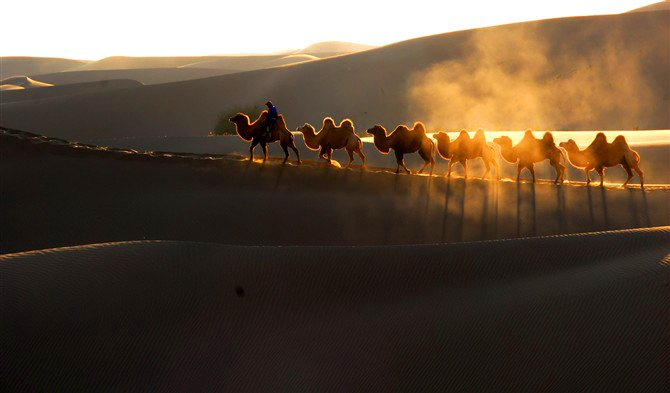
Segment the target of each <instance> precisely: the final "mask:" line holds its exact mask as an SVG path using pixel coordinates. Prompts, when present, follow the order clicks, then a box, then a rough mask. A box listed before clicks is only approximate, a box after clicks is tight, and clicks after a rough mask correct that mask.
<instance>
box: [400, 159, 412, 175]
mask: <svg viewBox="0 0 670 393" xmlns="http://www.w3.org/2000/svg"><path fill="white" fill-rule="evenodd" d="M400 165H402V168H403V169H404V170H405V172H407V174H408V175H411V174H412V171H410V170H409V169H407V167H406V166H405V160H401V161H400Z"/></svg>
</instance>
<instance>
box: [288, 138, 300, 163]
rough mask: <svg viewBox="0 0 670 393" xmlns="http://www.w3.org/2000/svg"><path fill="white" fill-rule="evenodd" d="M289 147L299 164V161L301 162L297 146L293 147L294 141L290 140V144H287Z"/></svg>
mask: <svg viewBox="0 0 670 393" xmlns="http://www.w3.org/2000/svg"><path fill="white" fill-rule="evenodd" d="M289 147H290V148H291V150H293V152H294V153H295V155H296V157H298V164H300V163H301V162H300V152H299V151H298V148H297V147H295V143H293V142H291V144H290V145H289Z"/></svg>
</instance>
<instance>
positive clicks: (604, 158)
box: [559, 132, 644, 187]
mask: <svg viewBox="0 0 670 393" xmlns="http://www.w3.org/2000/svg"><path fill="white" fill-rule="evenodd" d="M559 146H561V147H562V148H563V149H565V151H566V152H567V154H568V160H569V161H570V164H572V166H574V167H575V168H579V169H583V170H584V172H585V173H586V184H589V183H591V177H590V176H589V171H591V170H593V169H595V170H596V172H598V174H599V175H600V186H603V183H604V178H605V168H609V167H613V166H617V165H621V166H622V167H623V169H625V170H626V173H627V174H628V178H627V179H626V181H625V182H624V183H623V184H622V185H621V186H622V187H625V186H626V185H627V184H628V182H630V179H632V178H633V171H635V172H637V174H638V176H640V186H641V187H644V172H642V169H640V155H639V154H638V153H637V152H636V151H635V150H633V149H631V148H630V147H629V146H628V143H627V142H626V138H624V137H623V135H619V136H617V137H616V138H614V141H612V143H608V142H607V137H606V136H605V134H603V133H602V132H599V133H598V134H597V135H596V137H595V139H594V140H593V142H591V144H590V145H589V146H588V147H587V148H586V149H584V150H579V146H577V143H575V141H574V140H572V139H569V140H568V141H567V142H561V143H560V144H559Z"/></svg>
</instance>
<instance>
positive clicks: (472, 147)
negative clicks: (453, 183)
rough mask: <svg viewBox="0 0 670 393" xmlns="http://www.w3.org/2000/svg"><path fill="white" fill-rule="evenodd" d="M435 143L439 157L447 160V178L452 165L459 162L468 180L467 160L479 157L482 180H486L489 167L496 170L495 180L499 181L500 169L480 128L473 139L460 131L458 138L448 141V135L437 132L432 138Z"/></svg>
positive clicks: (491, 148) (465, 132)
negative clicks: (482, 166)
mask: <svg viewBox="0 0 670 393" xmlns="http://www.w3.org/2000/svg"><path fill="white" fill-rule="evenodd" d="M433 138H434V139H435V140H436V141H437V152H438V154H439V155H440V157H442V158H444V159H445V160H449V173H447V177H449V176H451V167H452V165H453V164H454V163H456V162H460V163H461V165H463V169H465V178H466V179H467V178H468V160H472V159H475V158H478V157H481V158H482V160H484V165H485V166H486V171H485V172H484V176H482V179H485V178H486V175H488V173H489V171H490V170H491V165H490V164H493V166H494V168H495V169H496V175H497V179H498V180H500V167H499V166H498V162H496V160H495V150H494V149H493V147H491V146H489V145H488V144H487V143H486V136H484V130H482V129H481V128H480V129H478V130H477V132H476V133H475V137H474V138H472V139H471V138H470V135H468V132H467V131H466V130H461V133H460V134H459V135H458V138H456V139H454V140H453V141H449V135H447V133H446V132H439V133H437V134H435V136H433Z"/></svg>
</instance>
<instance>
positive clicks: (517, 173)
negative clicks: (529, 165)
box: [516, 163, 524, 183]
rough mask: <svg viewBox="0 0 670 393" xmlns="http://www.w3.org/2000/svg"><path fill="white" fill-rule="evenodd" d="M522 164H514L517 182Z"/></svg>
mask: <svg viewBox="0 0 670 393" xmlns="http://www.w3.org/2000/svg"><path fill="white" fill-rule="evenodd" d="M523 168H524V167H523V165H521V163H518V164H517V166H516V182H517V183H518V182H519V178H520V177H521V171H522V170H523Z"/></svg>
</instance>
